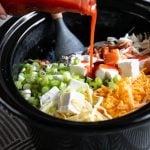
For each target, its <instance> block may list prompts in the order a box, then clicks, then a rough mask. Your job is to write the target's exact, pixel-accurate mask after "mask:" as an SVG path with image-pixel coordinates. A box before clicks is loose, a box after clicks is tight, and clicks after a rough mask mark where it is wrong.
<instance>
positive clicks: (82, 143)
mask: <svg viewBox="0 0 150 150" xmlns="http://www.w3.org/2000/svg"><path fill="white" fill-rule="evenodd" d="M97 8H98V20H97V27H96V35H95V42H98V41H101V40H105V39H106V38H107V37H108V36H114V37H121V36H124V35H125V34H126V33H128V32H130V33H136V34H138V33H142V34H143V35H144V33H147V34H149V31H150V2H149V1H146V0H135V1H129V0H122V1H119V0H105V1H97ZM64 21H65V23H66V25H67V27H68V29H70V31H71V32H72V33H73V34H74V35H75V36H76V37H77V38H78V39H79V40H80V41H81V42H82V43H83V44H84V45H85V46H88V44H89V34H90V17H88V16H81V15H79V14H73V13H65V14H64ZM55 33H56V30H55V25H54V23H53V21H52V19H51V17H50V15H49V14H45V13H40V12H32V13H29V14H27V15H25V16H23V17H13V18H12V19H10V20H9V21H8V22H6V23H5V24H4V25H3V26H2V27H1V28H0V96H1V97H2V100H0V101H1V105H3V106H4V107H6V108H7V109H8V110H9V111H10V112H11V113H12V114H14V115H17V116H18V117H20V118H21V119H23V120H25V121H26V122H27V124H29V125H30V126H31V127H32V128H35V129H37V132H38V133H39V134H37V136H39V141H38V142H39V143H40V144H39V145H40V148H39V149H41V150H46V149H50V150H63V149H64V150H67V149H68V150H70V149H75V150H80V149H81V150H84V149H85V150H149V149H150V140H149V138H150V104H148V105H146V106H144V107H143V108H141V109H139V110H138V111H136V112H133V113H131V114H128V115H126V116H124V117H121V118H117V119H113V120H109V121H102V122H93V123H84V122H71V121H65V120H61V119H57V118H54V117H52V116H49V115H47V114H44V113H42V112H40V111H39V110H37V109H36V108H34V107H32V106H31V105H30V104H28V103H27V102H26V101H25V100H24V99H23V97H22V96H21V95H20V94H19V92H18V90H17V89H16V87H15V85H14V82H13V78H14V77H15V76H16V75H17V73H18V69H19V64H21V63H23V62H24V60H26V59H29V58H32V59H35V58H39V59H51V53H50V52H51V51H53V50H54V51H55V49H54V47H55V46H54V45H55V38H56V35H55ZM37 149H38V148H37Z"/></svg>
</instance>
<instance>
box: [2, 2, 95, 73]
mask: <svg viewBox="0 0 150 150" xmlns="http://www.w3.org/2000/svg"><path fill="white" fill-rule="evenodd" d="M0 3H1V4H2V6H3V7H4V9H5V10H6V12H7V13H8V14H12V15H24V14H26V13H28V12H31V11H42V12H49V13H58V12H75V13H80V14H83V15H89V16H91V17H92V20H91V34H90V35H89V36H90V47H89V52H90V75H92V69H93V49H94V35H95V34H94V33H95V26H96V18H97V11H96V0H0Z"/></svg>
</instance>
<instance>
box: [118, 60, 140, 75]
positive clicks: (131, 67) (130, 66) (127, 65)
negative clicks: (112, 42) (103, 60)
mask: <svg viewBox="0 0 150 150" xmlns="http://www.w3.org/2000/svg"><path fill="white" fill-rule="evenodd" d="M118 67H119V70H120V74H121V76H122V77H132V78H136V77H137V76H138V75H139V74H140V63H139V60H138V59H124V60H122V61H120V62H119V63H118Z"/></svg>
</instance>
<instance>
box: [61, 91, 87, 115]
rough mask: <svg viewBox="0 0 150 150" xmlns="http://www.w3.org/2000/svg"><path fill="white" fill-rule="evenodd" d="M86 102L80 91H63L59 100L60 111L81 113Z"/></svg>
mask: <svg viewBox="0 0 150 150" xmlns="http://www.w3.org/2000/svg"><path fill="white" fill-rule="evenodd" d="M84 104H85V97H84V95H83V94H81V93H79V92H70V93H69V92H68V93H63V94H62V95H61V96H60V99H59V101H58V112H60V113H65V114H79V113H80V112H81V110H82V108H83V106H84Z"/></svg>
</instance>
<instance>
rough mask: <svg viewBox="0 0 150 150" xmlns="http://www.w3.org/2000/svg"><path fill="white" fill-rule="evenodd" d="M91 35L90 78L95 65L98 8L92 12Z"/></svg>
mask: <svg viewBox="0 0 150 150" xmlns="http://www.w3.org/2000/svg"><path fill="white" fill-rule="evenodd" d="M91 17H92V20H91V33H90V49H89V52H90V76H92V70H93V69H92V64H93V50H94V35H95V27H96V18H97V11H96V8H95V9H94V10H93V11H92V14H91Z"/></svg>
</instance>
